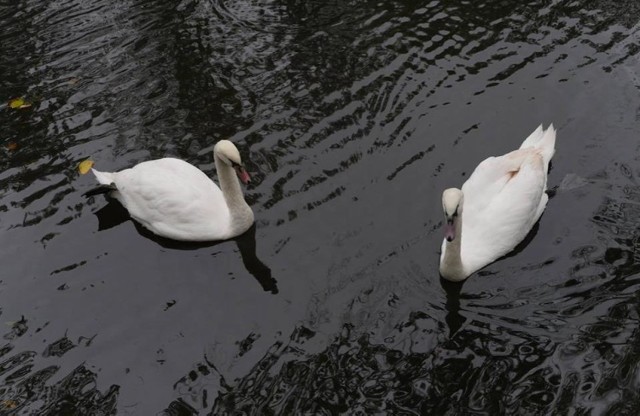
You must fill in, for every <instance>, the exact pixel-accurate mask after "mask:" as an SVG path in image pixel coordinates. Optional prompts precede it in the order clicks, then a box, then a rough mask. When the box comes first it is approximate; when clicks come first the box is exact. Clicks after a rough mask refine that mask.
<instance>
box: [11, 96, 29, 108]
mask: <svg viewBox="0 0 640 416" xmlns="http://www.w3.org/2000/svg"><path fill="white" fill-rule="evenodd" d="M29 107H31V103H30V102H27V101H26V100H25V99H24V98H23V97H18V98H14V99H12V100H10V101H9V108H13V109H14V110H16V109H23V108H29Z"/></svg>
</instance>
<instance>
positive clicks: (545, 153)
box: [520, 124, 556, 166]
mask: <svg viewBox="0 0 640 416" xmlns="http://www.w3.org/2000/svg"><path fill="white" fill-rule="evenodd" d="M528 147H533V148H536V149H538V150H539V151H540V154H541V155H542V159H543V160H544V165H545V166H548V165H549V161H550V160H551V158H552V157H553V154H554V153H555V149H556V129H555V128H554V127H553V124H551V125H549V128H548V129H546V130H545V129H543V128H542V124H541V125H539V126H538V128H537V129H535V130H534V131H533V133H531V134H530V135H529V137H527V138H526V139H525V141H524V142H522V145H521V146H520V149H526V148H528Z"/></svg>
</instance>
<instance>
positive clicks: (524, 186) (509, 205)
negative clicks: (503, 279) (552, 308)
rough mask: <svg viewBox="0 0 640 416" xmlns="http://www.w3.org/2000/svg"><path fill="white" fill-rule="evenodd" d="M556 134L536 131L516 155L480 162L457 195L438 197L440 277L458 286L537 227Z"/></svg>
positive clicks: (551, 130) (448, 192)
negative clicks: (441, 233) (441, 234)
mask: <svg viewBox="0 0 640 416" xmlns="http://www.w3.org/2000/svg"><path fill="white" fill-rule="evenodd" d="M555 142H556V130H555V129H554V128H553V124H552V125H550V126H549V128H548V129H547V130H544V129H543V128H542V125H540V126H539V127H538V128H537V129H536V130H535V131H534V132H533V133H531V135H530V136H529V137H527V139H526V140H525V141H524V142H523V143H522V146H520V149H518V150H515V151H513V152H510V153H507V154H506V155H503V156H498V157H490V158H487V159H485V160H484V161H482V162H481V163H480V164H479V165H478V167H477V168H476V169H475V170H474V171H473V173H472V174H471V176H470V177H469V179H467V181H466V182H465V183H464V185H462V189H457V188H449V189H447V190H445V191H444V192H443V194H442V207H443V209H444V215H445V221H446V225H445V239H444V241H443V242H442V253H441V255H440V275H441V276H442V277H443V278H445V279H447V280H452V281H461V280H464V279H466V278H467V277H468V276H469V275H470V274H472V273H473V272H475V271H476V270H479V269H481V268H483V267H484V266H486V265H487V264H489V263H491V262H493V261H495V260H496V259H498V258H500V257H502V256H504V255H505V254H507V253H509V252H510V251H511V250H513V248H514V247H515V246H516V245H517V244H518V243H520V242H521V241H522V240H523V239H524V238H525V237H526V235H527V234H528V233H529V231H531V228H533V226H534V225H535V223H536V222H537V221H538V219H539V218H540V216H541V215H542V212H543V211H544V208H545V206H546V205H547V201H548V199H549V197H548V196H547V194H546V193H545V191H546V189H547V171H548V168H549V161H550V160H551V158H552V157H553V153H554V152H555Z"/></svg>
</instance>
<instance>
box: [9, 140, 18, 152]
mask: <svg viewBox="0 0 640 416" xmlns="http://www.w3.org/2000/svg"><path fill="white" fill-rule="evenodd" d="M17 149H18V143H16V142H9V143H7V150H8V151H10V152H13V151H14V150H17Z"/></svg>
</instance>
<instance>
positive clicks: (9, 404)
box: [2, 400, 18, 410]
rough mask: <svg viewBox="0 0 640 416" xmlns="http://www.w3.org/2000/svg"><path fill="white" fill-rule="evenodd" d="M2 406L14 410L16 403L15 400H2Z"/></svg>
mask: <svg viewBox="0 0 640 416" xmlns="http://www.w3.org/2000/svg"><path fill="white" fill-rule="evenodd" d="M2 405H3V406H4V408H5V409H10V410H11V409H15V408H16V407H18V403H17V402H16V401H15V400H3V401H2Z"/></svg>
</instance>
